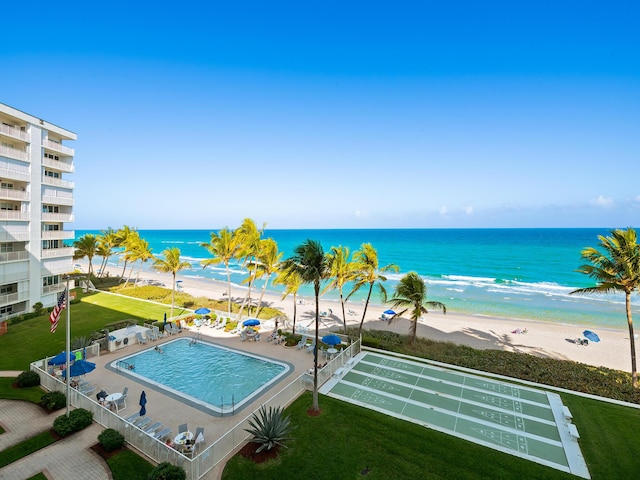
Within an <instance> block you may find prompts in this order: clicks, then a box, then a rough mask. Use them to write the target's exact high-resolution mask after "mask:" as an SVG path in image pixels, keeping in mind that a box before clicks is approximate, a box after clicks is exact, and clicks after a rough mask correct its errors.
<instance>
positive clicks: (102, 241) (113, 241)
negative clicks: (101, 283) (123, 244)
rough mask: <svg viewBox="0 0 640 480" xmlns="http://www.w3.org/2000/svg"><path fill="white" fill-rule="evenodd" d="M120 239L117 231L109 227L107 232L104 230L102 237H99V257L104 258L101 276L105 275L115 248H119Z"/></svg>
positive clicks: (101, 265)
mask: <svg viewBox="0 0 640 480" xmlns="http://www.w3.org/2000/svg"><path fill="white" fill-rule="evenodd" d="M117 243H118V238H117V236H116V231H115V230H114V229H113V228H111V227H108V228H107V229H106V230H103V231H102V232H101V233H100V235H98V255H100V256H101V257H102V262H101V263H100V272H99V273H101V275H100V276H104V275H105V270H106V267H107V262H108V261H109V257H110V256H111V255H113V248H114V247H115V246H117Z"/></svg>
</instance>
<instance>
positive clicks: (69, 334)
mask: <svg viewBox="0 0 640 480" xmlns="http://www.w3.org/2000/svg"><path fill="white" fill-rule="evenodd" d="M70 293H71V292H69V276H68V275H67V298H66V299H65V302H66V308H67V369H66V375H67V417H68V416H69V403H70V400H69V398H70V396H71V375H69V368H70V365H69V357H70V355H71V312H70V311H69V297H70V296H71V295H70Z"/></svg>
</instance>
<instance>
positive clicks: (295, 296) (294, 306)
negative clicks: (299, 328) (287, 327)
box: [291, 292, 298, 335]
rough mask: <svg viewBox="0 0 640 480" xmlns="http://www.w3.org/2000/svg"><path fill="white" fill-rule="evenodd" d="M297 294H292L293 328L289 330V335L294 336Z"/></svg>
mask: <svg viewBox="0 0 640 480" xmlns="http://www.w3.org/2000/svg"><path fill="white" fill-rule="evenodd" d="M297 297H298V294H297V293H295V292H294V294H293V328H292V329H291V334H292V335H295V334H296V312H297V311H298V300H297Z"/></svg>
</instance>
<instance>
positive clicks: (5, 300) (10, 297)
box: [0, 292, 29, 305]
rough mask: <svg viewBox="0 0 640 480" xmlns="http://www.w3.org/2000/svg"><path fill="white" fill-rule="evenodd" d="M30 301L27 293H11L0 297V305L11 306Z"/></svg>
mask: <svg viewBox="0 0 640 480" xmlns="http://www.w3.org/2000/svg"><path fill="white" fill-rule="evenodd" d="M28 299H29V294H28V293H27V292H17V293H9V294H7V295H0V305H9V304H11V303H18V302H23V301H25V300H28Z"/></svg>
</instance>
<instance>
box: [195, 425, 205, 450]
mask: <svg viewBox="0 0 640 480" xmlns="http://www.w3.org/2000/svg"><path fill="white" fill-rule="evenodd" d="M193 438H194V439H195V442H196V448H202V447H201V446H200V445H202V446H204V442H205V440H204V427H197V428H196V433H195V435H194V436H193Z"/></svg>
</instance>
